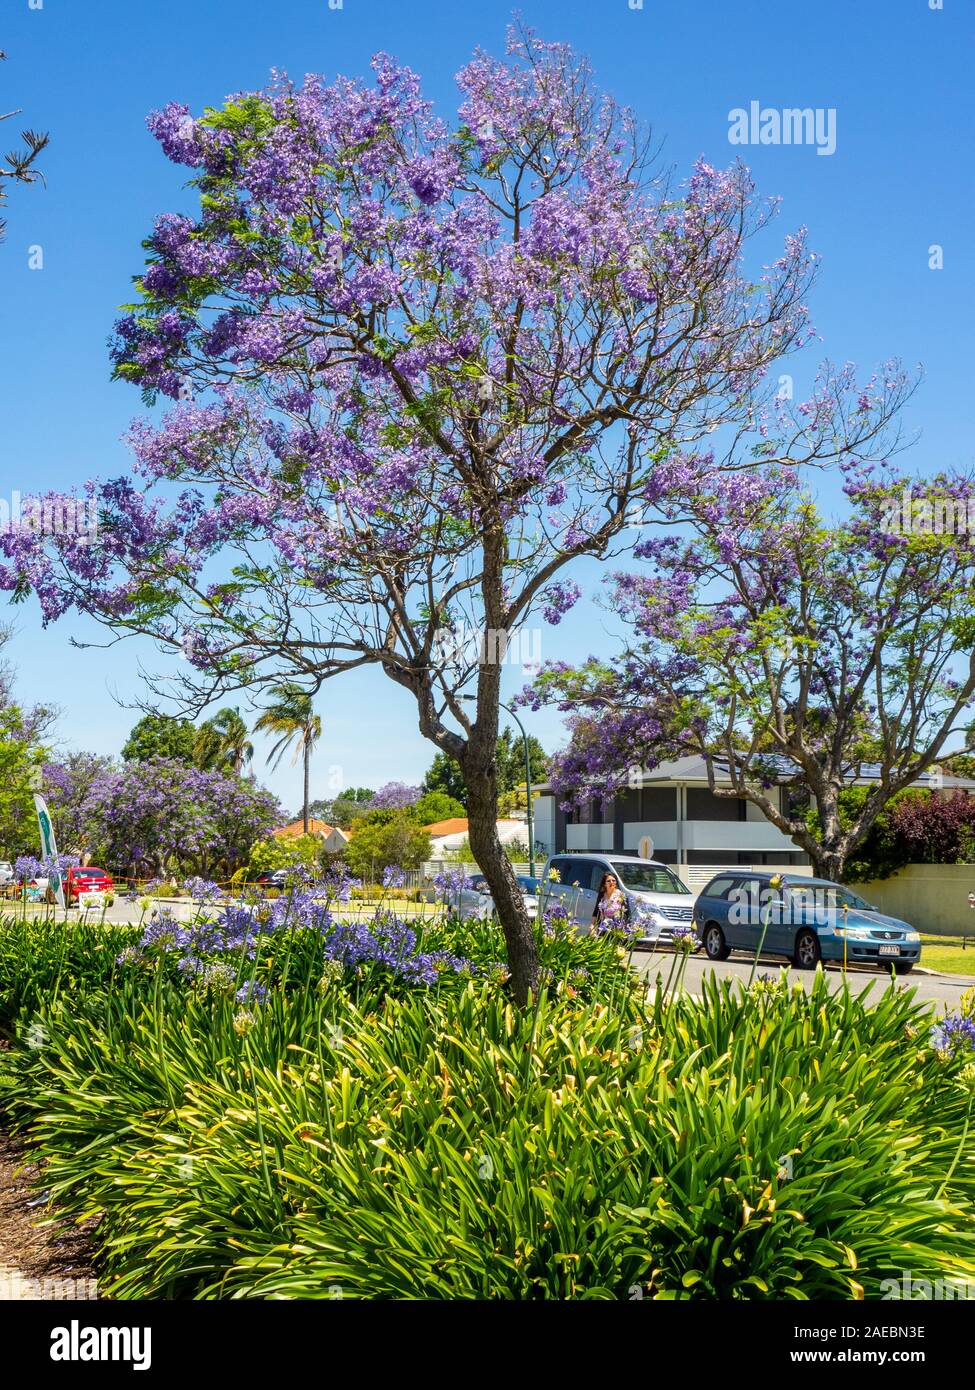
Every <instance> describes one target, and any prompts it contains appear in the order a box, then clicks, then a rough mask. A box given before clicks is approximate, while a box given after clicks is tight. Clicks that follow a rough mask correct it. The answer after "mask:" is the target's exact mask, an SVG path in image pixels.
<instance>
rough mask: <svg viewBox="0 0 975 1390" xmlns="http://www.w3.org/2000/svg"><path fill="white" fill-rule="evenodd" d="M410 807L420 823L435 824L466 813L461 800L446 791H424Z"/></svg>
mask: <svg viewBox="0 0 975 1390" xmlns="http://www.w3.org/2000/svg"><path fill="white" fill-rule="evenodd" d="M412 809H413V814H414V816H415V818H416V820H417V821H418V823H419V824H420V825H436V823H437V822H438V821H442V820H453V818H454V817H455V816H466V815H467V811H466V809H465V807H464V804H463V802H461V801H457V800H456V799H455V798H454V797H452V796H449V795H448V794H447V792H424V793H423V795H422V796H421V797H420V799H419V801H417V802H416V803H415V804H414V806H413V808H412Z"/></svg>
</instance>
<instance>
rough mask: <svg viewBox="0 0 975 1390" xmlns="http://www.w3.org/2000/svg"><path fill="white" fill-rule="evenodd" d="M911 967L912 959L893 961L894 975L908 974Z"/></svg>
mask: <svg viewBox="0 0 975 1390" xmlns="http://www.w3.org/2000/svg"><path fill="white" fill-rule="evenodd" d="M913 969H914V962H913V961H912V960H895V961H894V973H895V974H896V975H909V974H910V973H911V971H912V970H913Z"/></svg>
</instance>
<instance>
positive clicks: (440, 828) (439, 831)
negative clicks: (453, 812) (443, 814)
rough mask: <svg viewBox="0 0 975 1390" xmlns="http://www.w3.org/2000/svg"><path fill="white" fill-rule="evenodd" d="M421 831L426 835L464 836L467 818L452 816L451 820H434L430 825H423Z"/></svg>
mask: <svg viewBox="0 0 975 1390" xmlns="http://www.w3.org/2000/svg"><path fill="white" fill-rule="evenodd" d="M423 829H424V830H425V831H426V832H427V834H428V835H459V834H464V835H466V834H467V817H466V816H454V817H453V818H452V819H451V820H435V821H434V822H433V824H432V825H425V826H424V827H423Z"/></svg>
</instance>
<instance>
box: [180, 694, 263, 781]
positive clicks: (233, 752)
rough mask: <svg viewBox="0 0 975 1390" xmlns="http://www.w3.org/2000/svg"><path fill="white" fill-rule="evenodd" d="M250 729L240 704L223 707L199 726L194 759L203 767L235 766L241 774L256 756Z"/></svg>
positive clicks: (226, 767)
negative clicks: (244, 719)
mask: <svg viewBox="0 0 975 1390" xmlns="http://www.w3.org/2000/svg"><path fill="white" fill-rule="evenodd" d="M247 733H248V730H247V725H246V724H245V723H244V721H243V719H242V718H241V715H240V710H239V709H238V708H237V707H236V706H235V707H234V708H233V709H230V708H227V709H222V710H219V711H218V713H217V714H215V715H214V717H213V718H212V719H208V720H207V721H206V723H204V724H201V725H200V727H199V729H198V730H197V734H196V741H195V743H194V745H193V761H194V762H195V763H196V765H197V767H201V768H219V769H221V770H225V769H233V771H234V772H235V773H236V774H237V776H238V777H239V776H240V775H241V773H242V772H243V770H244V766H245V764H247V763H249V762H250V760H251V759H252V758H253V756H254V745H253V743H251V742H250V740H249V739H248V737H247Z"/></svg>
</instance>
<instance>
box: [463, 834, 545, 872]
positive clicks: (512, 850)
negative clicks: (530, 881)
mask: <svg viewBox="0 0 975 1390" xmlns="http://www.w3.org/2000/svg"><path fill="white" fill-rule="evenodd" d="M501 848H502V849H503V850H504V853H505V856H506V857H507V858H508V859H510V860H511V862H512V864H527V862H528V841H527V840H505V841H504V842H503V843H502V845H501ZM444 858H445V859H447V860H450V861H451V862H452V863H458V864H475V863H476V862H477V861H476V860H475V858H474V851H473V850H472V849H471V842H470V840H469V839H467V838H465V839H463V840H461V842H460V844H459V845H458V846H457V848H456V849H451V850H447V851H446V853H445V854H444ZM535 858H536V861H537V859H538V856H537V855H536V856H535ZM536 867H537V863H536Z"/></svg>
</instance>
